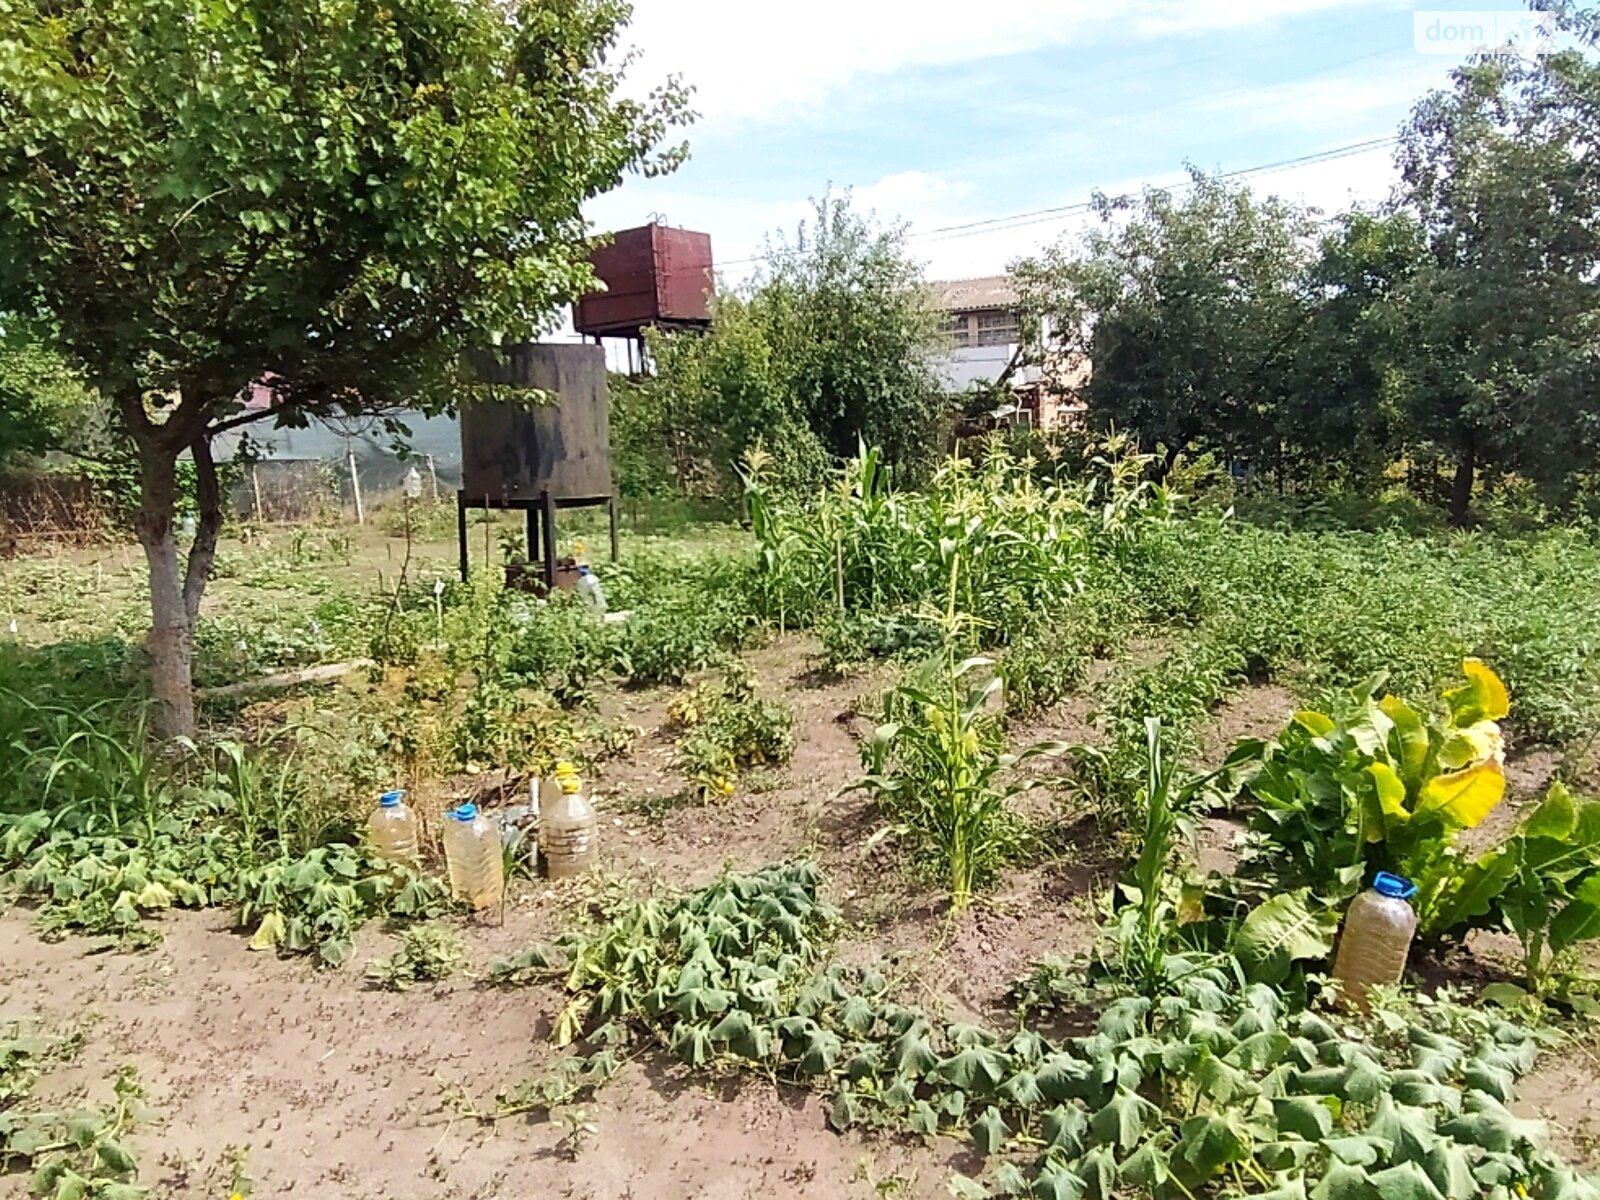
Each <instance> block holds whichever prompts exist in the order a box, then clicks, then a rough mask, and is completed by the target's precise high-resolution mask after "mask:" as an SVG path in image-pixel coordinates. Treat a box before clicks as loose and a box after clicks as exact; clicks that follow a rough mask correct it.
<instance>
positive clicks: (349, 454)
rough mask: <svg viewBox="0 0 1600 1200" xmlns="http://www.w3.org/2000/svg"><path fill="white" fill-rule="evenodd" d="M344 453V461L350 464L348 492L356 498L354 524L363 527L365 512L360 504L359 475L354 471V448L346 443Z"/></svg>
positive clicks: (365, 518)
mask: <svg viewBox="0 0 1600 1200" xmlns="http://www.w3.org/2000/svg"><path fill="white" fill-rule="evenodd" d="M344 452H345V458H346V461H348V462H349V464H350V490H351V492H353V493H354V494H355V498H356V524H357V525H365V524H366V523H367V512H366V509H365V508H364V507H362V504H361V475H360V473H359V472H358V471H357V470H356V448H355V447H354V446H352V445H350V443H348V442H346V443H345V450H344Z"/></svg>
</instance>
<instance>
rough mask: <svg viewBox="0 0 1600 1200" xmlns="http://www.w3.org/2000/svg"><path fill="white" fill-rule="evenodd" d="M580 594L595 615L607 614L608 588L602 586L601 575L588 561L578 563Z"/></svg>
mask: <svg viewBox="0 0 1600 1200" xmlns="http://www.w3.org/2000/svg"><path fill="white" fill-rule="evenodd" d="M578 595H579V596H581V597H582V598H583V602H584V603H585V604H587V605H588V606H589V611H590V612H592V613H594V615H595V616H597V617H603V616H605V615H606V590H605V588H603V587H601V586H600V577H599V576H598V575H596V574H595V573H594V570H593V569H592V568H591V567H590V566H589V564H588V563H579V564H578Z"/></svg>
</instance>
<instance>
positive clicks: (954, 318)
mask: <svg viewBox="0 0 1600 1200" xmlns="http://www.w3.org/2000/svg"><path fill="white" fill-rule="evenodd" d="M945 332H946V333H948V334H949V335H950V340H951V342H953V343H954V344H955V345H957V346H970V345H972V325H971V323H970V321H969V320H968V319H967V314H966V313H951V314H950V315H949V317H948V319H947V320H946V323H945Z"/></svg>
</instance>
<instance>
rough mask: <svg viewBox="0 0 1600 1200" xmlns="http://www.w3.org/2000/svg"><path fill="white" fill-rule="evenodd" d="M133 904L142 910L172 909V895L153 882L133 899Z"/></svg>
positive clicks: (145, 886)
mask: <svg viewBox="0 0 1600 1200" xmlns="http://www.w3.org/2000/svg"><path fill="white" fill-rule="evenodd" d="M133 902H134V903H135V904H137V905H138V906H139V907H140V908H170V907H171V906H172V893H171V892H170V891H168V890H167V889H166V888H165V887H163V886H162V885H161V884H159V883H156V882H155V881H153V880H152V881H151V882H150V883H147V884H145V885H144V890H143V891H141V892H140V893H139V894H138V895H137V896H135V897H134V898H133Z"/></svg>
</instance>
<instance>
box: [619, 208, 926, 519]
mask: <svg viewBox="0 0 1600 1200" xmlns="http://www.w3.org/2000/svg"><path fill="white" fill-rule="evenodd" d="M713 316H714V320H713V323H712V327H711V330H710V331H709V332H708V333H705V334H696V333H667V334H662V335H658V336H656V337H654V338H653V339H652V341H651V343H650V346H651V357H652V360H653V368H654V370H653V374H652V375H651V376H648V377H646V378H644V379H641V380H636V381H633V382H632V383H630V384H629V385H627V386H626V387H625V388H624V389H623V391H622V395H621V397H620V400H619V414H618V416H619V420H618V421H617V422H616V425H617V436H618V441H619V443H620V446H621V453H622V456H623V459H624V467H625V471H626V472H627V473H628V475H629V476H631V480H632V482H633V484H634V486H639V485H644V484H645V481H646V480H648V481H649V482H648V484H647V485H646V486H654V487H658V488H659V487H666V486H668V485H669V484H676V485H677V486H680V487H684V488H687V489H689V490H703V491H709V492H721V493H724V494H726V493H728V492H730V491H732V490H734V489H736V488H737V487H738V482H739V477H738V474H737V469H738V464H739V461H740V459H741V457H742V456H743V455H744V453H745V451H746V450H748V449H750V448H751V447H753V446H754V445H756V444H757V443H758V442H759V443H761V444H762V445H763V446H764V447H765V448H766V449H767V450H768V451H769V452H770V453H772V455H773V456H774V464H773V467H772V477H773V478H774V479H775V480H777V481H779V482H783V483H787V484H790V485H797V486H798V485H804V484H808V483H815V482H818V481H820V480H821V479H822V478H823V476H824V473H825V468H826V466H827V464H828V462H829V461H830V458H832V459H838V458H842V457H845V456H848V455H850V454H853V453H855V451H856V449H857V447H858V445H859V444H860V443H861V442H863V441H865V442H866V443H868V444H870V445H876V446H879V447H880V448H882V450H883V452H884V455H885V457H886V458H887V459H888V460H889V461H890V462H893V463H896V464H899V465H901V466H904V467H908V468H910V469H912V470H915V469H917V468H918V467H919V466H921V465H922V464H924V463H926V462H927V461H928V460H929V459H930V458H931V457H932V456H933V455H934V454H936V453H937V452H938V451H939V450H940V449H941V448H942V446H943V432H944V429H945V422H944V420H943V418H944V415H945V410H946V408H947V401H946V399H945V397H944V394H943V392H944V389H943V387H942V386H941V384H940V381H939V379H938V376H937V374H936V373H935V369H934V362H935V358H936V357H937V355H938V353H939V350H940V348H941V347H940V337H939V332H938V325H937V321H936V319H935V317H934V314H933V313H932V311H931V309H930V306H929V297H928V294H927V288H926V285H925V283H924V281H923V278H922V270H921V267H920V265H919V264H918V263H917V261H916V260H915V259H914V258H912V257H911V255H910V253H909V251H908V250H907V248H906V244H905V237H904V231H903V230H901V229H899V228H898V227H887V228H885V227H882V226H879V225H878V224H877V223H876V222H875V221H874V220H873V219H871V218H870V217H868V216H864V215H862V214H860V213H857V212H856V211H854V210H853V209H852V207H851V201H850V196H849V194H848V193H845V194H842V195H827V196H824V197H822V198H821V199H819V200H817V201H816V202H815V215H814V217H813V219H812V220H811V221H808V222H806V223H804V224H802V225H801V227H800V228H799V230H798V231H797V232H796V234H795V235H794V236H793V237H792V238H787V237H781V236H779V237H775V238H773V239H771V240H769V241H768V243H767V245H766V246H765V248H764V250H763V251H762V253H761V255H760V257H759V262H758V265H757V270H756V271H755V274H754V277H753V279H752V280H751V281H750V282H749V283H748V284H747V285H746V286H744V287H742V288H737V289H734V290H732V291H728V290H724V293H723V294H722V295H721V296H720V297H719V298H718V300H717V301H716V303H715V306H714V312H713ZM664 459H667V460H670V461H671V463H672V466H673V472H672V474H673V476H674V478H673V479H671V480H668V479H666V478H664V477H663V476H662V474H661V472H660V471H659V470H654V469H652V468H655V467H659V465H660V464H661V462H662V460H664ZM625 486H627V484H626V483H625Z"/></svg>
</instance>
